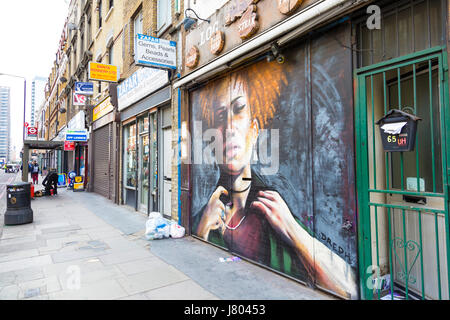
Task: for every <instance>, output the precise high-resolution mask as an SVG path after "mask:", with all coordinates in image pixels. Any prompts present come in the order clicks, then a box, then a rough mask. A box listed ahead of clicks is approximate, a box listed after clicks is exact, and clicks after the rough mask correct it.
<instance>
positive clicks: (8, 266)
mask: <svg viewBox="0 0 450 320" xmlns="http://www.w3.org/2000/svg"><path fill="white" fill-rule="evenodd" d="M51 263H52V259H51V257H50V256H49V255H43V256H37V257H31V258H25V259H19V260H12V261H6V262H2V263H0V270H2V271H3V272H8V271H16V270H23V269H27V268H31V267H40V266H45V265H48V264H51Z"/></svg>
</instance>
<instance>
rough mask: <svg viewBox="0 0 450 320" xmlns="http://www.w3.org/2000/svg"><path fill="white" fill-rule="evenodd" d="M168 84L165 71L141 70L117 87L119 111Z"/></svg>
mask: <svg viewBox="0 0 450 320" xmlns="http://www.w3.org/2000/svg"><path fill="white" fill-rule="evenodd" d="M168 82H169V73H168V72H167V70H161V69H154V68H141V69H139V70H138V71H136V72H135V73H133V74H132V75H131V76H130V77H128V78H127V79H125V80H124V81H123V82H122V83H121V84H119V85H118V86H117V101H118V104H119V107H118V109H119V111H120V110H123V109H125V108H127V107H129V106H130V105H132V104H133V103H135V102H136V101H138V100H140V99H142V98H144V97H145V96H147V95H149V94H150V93H152V92H155V91H156V90H158V89H159V88H161V87H163V86H165V85H166V84H167V83H168Z"/></svg>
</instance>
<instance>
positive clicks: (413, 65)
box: [355, 47, 450, 299]
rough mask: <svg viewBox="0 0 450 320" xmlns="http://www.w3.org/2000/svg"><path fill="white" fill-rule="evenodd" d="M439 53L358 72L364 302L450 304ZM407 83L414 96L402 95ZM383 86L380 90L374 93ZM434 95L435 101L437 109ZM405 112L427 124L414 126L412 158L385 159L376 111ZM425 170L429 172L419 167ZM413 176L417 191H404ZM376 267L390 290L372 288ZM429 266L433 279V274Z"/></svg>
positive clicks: (444, 105) (445, 120) (443, 68)
mask: <svg viewBox="0 0 450 320" xmlns="http://www.w3.org/2000/svg"><path fill="white" fill-rule="evenodd" d="M444 49H445V48H442V47H438V48H433V49H429V50H425V51H422V52H419V53H416V54H412V55H409V56H406V57H403V58H396V59H393V60H390V61H387V62H383V63H380V64H378V65H375V66H371V67H365V68H361V69H359V70H357V71H356V72H355V77H356V79H357V91H356V109H355V121H356V126H355V128H356V135H357V144H356V147H357V189H358V209H359V213H360V214H359V217H360V218H359V225H358V230H359V257H360V278H361V293H362V298H365V299H374V298H375V299H380V298H381V296H384V298H383V299H386V297H387V298H388V299H389V298H390V299H394V298H395V293H396V292H401V293H402V295H403V296H404V299H414V298H417V299H449V296H450V270H449V267H450V253H449V248H450V241H449V234H448V233H449V232H448V230H449V217H448V211H449V210H448V209H449V208H448V207H449V196H448V189H447V186H448V177H447V172H449V173H450V171H447V168H448V167H450V166H448V163H447V161H448V159H447V152H448V150H447V148H448V144H449V141H448V137H446V133H447V131H446V129H445V128H446V126H445V125H446V124H447V126H448V124H449V116H448V114H449V111H448V110H449V105H448V104H449V101H448V95H449V94H448V83H447V82H448V81H447V80H448V76H447V77H445V74H446V72H448V65H447V60H446V56H445V55H446V53H445V50H444ZM443 52H444V54H443ZM419 78H420V79H421V80H422V82H424V81H425V80H427V86H426V87H425V86H424V85H423V84H422V85H421V86H420V87H419V86H418V79H419ZM436 79H437V80H436ZM411 80H412V81H411ZM408 81H409V82H408ZM407 83H408V85H410V86H411V87H412V88H409V87H407V88H406V89H405V88H404V87H406V86H407ZM381 86H382V87H383V90H380V89H376V88H379V87H381ZM395 89H396V91H397V94H396V95H395V94H394V93H395ZM408 89H412V90H409V91H408ZM402 90H404V91H402ZM411 91H412V92H411ZM418 92H420V96H421V97H422V98H423V97H424V95H426V94H428V97H426V100H427V103H424V101H423V99H422V100H421V101H420V103H419V99H418ZM433 94H437V95H438V96H439V99H438V100H437V101H435V100H436V99H435V98H434V97H433ZM376 98H378V99H376ZM395 100H396V102H395ZM402 100H403V101H402ZM406 100H407V101H410V103H412V106H411V105H408V102H407V101H406ZM411 100H412V102H411ZM405 107H408V109H409V112H410V113H414V115H416V116H417V115H419V114H425V115H426V119H428V120H427V122H426V123H421V124H419V125H418V131H417V135H416V140H415V150H414V151H412V152H410V153H409V154H406V153H404V152H398V153H396V154H393V153H391V152H384V150H383V148H382V146H381V143H380V142H378V141H377V139H376V137H377V134H378V130H379V129H378V128H377V126H376V124H375V122H376V120H377V119H375V117H377V111H378V113H379V112H384V114H386V113H387V112H388V111H389V110H390V109H397V108H398V109H403V110H404V109H405ZM424 118H425V117H424ZM369 134H372V137H371V138H369ZM428 136H429V141H428V142H427V141H425V140H424V139H425V138H426V139H427V140H428V138H427V137H428ZM427 144H428V145H427ZM428 149H431V152H430V154H426V153H424V152H420V150H428ZM370 152H372V155H371V156H369V155H370ZM381 152H383V153H384V160H383V161H382V160H381V158H382V157H378V159H377V156H379V155H380V153H381ZM421 164H422V168H421ZM427 164H430V168H429V167H428V166H427V167H426V168H424V167H423V166H424V165H427ZM383 165H384V168H383ZM414 166H415V168H414ZM398 170H399V172H398ZM424 171H425V172H424ZM377 174H382V175H384V179H383V180H382V181H380V180H379V179H378V178H377ZM412 174H414V175H415V178H416V179H415V180H416V182H415V183H416V187H415V190H414V189H413V190H411V188H410V189H409V190H408V187H405V178H407V177H408V176H411V177H412V178H414V176H412ZM421 174H422V176H424V177H425V176H426V177H427V179H426V181H425V180H423V185H424V187H423V189H422V186H421ZM427 175H428V176H427ZM430 175H431V176H430ZM410 179H411V178H410ZM428 180H430V182H429V181H428ZM412 181H414V180H412ZM425 182H427V183H425ZM402 196H403V197H402ZM405 196H408V197H419V199H420V198H422V199H423V201H428V204H424V203H422V204H411V203H408V202H405V198H404V197H405ZM430 219H432V220H433V222H432V221H431V220H430ZM383 221H384V222H385V223H384V224H383V223H381V222H383ZM386 224H387V225H386ZM386 229H387V230H386ZM442 230H443V231H442ZM441 238H443V239H444V240H442V239H441ZM372 239H374V243H372ZM383 241H384V243H383ZM431 242H434V248H432V247H433V246H432V245H430V243H431ZM382 260H383V261H387V266H386V265H384V268H382V267H383V266H380V263H383V262H382ZM374 265H375V268H379V269H380V268H381V270H382V272H383V273H389V274H390V283H389V289H388V290H382V289H386V288H381V287H380V286H379V285H378V284H379V283H380V282H377V281H376V282H375V285H372V286H371V285H370V283H371V282H370V280H371V279H374V276H373V274H371V273H370V272H367V270H369V271H370V270H371V266H374ZM434 266H435V271H431V269H430V268H431V267H434ZM387 267H388V268H387ZM387 269H388V271H387ZM425 270H427V272H425ZM445 271H446V272H445ZM375 278H377V276H376V277H375ZM419 280H420V281H419ZM372 283H374V282H372Z"/></svg>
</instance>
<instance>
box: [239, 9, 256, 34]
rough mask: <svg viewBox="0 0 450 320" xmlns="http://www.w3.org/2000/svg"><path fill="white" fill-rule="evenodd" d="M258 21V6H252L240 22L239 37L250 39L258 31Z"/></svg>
mask: <svg viewBox="0 0 450 320" xmlns="http://www.w3.org/2000/svg"><path fill="white" fill-rule="evenodd" d="M257 19H258V15H257V13H256V6H255V5H253V4H252V5H250V6H248V8H247V10H245V12H244V14H243V15H242V17H241V18H240V19H239V21H238V31H239V37H240V38H241V39H248V38H250V37H251V36H252V35H254V34H255V33H256V31H258V29H259V23H258V21H257Z"/></svg>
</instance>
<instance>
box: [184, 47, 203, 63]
mask: <svg viewBox="0 0 450 320" xmlns="http://www.w3.org/2000/svg"><path fill="white" fill-rule="evenodd" d="M199 59H200V54H199V52H198V48H197V47H196V46H193V47H192V48H191V49H189V52H188V54H187V56H186V66H187V67H188V68H195V67H196V66H197V65H198V61H199Z"/></svg>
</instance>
